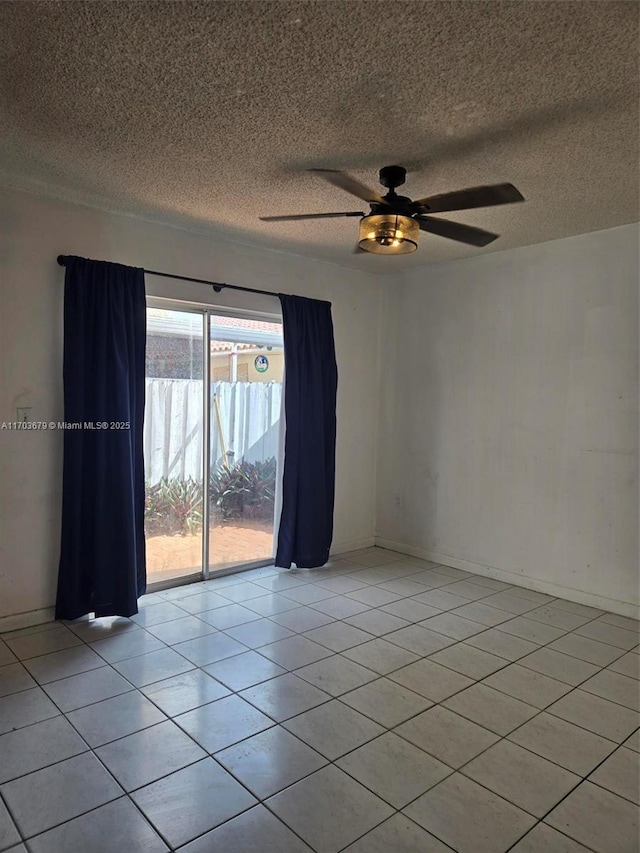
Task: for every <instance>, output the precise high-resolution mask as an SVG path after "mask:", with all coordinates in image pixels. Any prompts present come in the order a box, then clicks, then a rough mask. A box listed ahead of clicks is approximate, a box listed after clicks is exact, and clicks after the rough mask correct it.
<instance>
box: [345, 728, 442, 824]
mask: <svg viewBox="0 0 640 853" xmlns="http://www.w3.org/2000/svg"><path fill="white" fill-rule="evenodd" d="M336 764H337V766H338V767H340V769H341V770H344V771H345V772H346V773H348V774H349V775H350V776H353V777H354V779H356V780H357V781H358V782H360V783H361V784H363V785H364V786H365V787H366V788H368V789H369V790H370V791H373V793H374V794H377V795H378V796H379V797H381V798H382V799H383V800H385V801H386V802H388V803H389V804H390V805H392V806H394V808H396V809H401V808H403V807H404V806H406V805H407V804H408V803H410V802H411V801H412V800H415V799H416V797H419V796H420V795H421V794H424V792H425V791H427V790H428V789H429V788H431V787H433V786H434V785H436V784H437V783H438V782H440V781H441V780H442V779H444V778H445V776H448V775H449V774H450V773H452V772H453V771H452V770H451V768H450V767H447V766H446V765H445V764H442V763H441V762H440V761H438V760H437V759H435V758H432V757H431V756H430V755H427V754H426V753H425V752H423V750H421V749H418V748H417V747H415V746H413V745H412V744H410V743H407V741H406V740H404V739H403V738H401V737H398V736H397V735H395V734H393V732H387V733H386V734H384V735H381V736H380V737H378V738H376V739H375V740H372V741H370V742H369V743H367V744H365V745H364V746H361V747H359V748H358V749H356V750H354V751H353V752H350V753H349V754H348V755H345V756H344V757H343V758H340V759H339V760H338V761H337V762H336Z"/></svg>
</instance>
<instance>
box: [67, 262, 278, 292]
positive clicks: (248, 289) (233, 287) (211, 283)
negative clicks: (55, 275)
mask: <svg viewBox="0 0 640 853" xmlns="http://www.w3.org/2000/svg"><path fill="white" fill-rule="evenodd" d="M68 258H69V256H68V255H58V263H59V264H60V266H61V267H66V265H67V260H68ZM142 271H143V272H144V273H145V274H146V275H159V276H161V277H162V278H176V279H178V280H179V281H192V282H194V283H195V284H207V285H209V286H210V287H212V288H213V289H214V290H215V292H216V293H220V291H221V290H223V289H224V288H225V287H226V288H227V289H228V290H242V291H244V292H245V293H260V294H262V295H263V296H275V297H276V298H277V297H278V294H277V293H274V292H273V291H271V290H257V289H256V288H255V287H240V286H239V285H237V284H225V283H224V282H222V281H208V280H207V279H206V278H189V277H188V276H186V275H174V274H173V273H170V272H158V271H157V270H146V269H143V270H142Z"/></svg>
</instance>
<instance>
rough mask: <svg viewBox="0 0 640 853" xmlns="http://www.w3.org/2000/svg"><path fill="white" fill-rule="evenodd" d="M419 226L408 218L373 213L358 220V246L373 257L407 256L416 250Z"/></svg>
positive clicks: (392, 214) (398, 215)
mask: <svg viewBox="0 0 640 853" xmlns="http://www.w3.org/2000/svg"><path fill="white" fill-rule="evenodd" d="M419 234H420V226H419V225H418V223H417V222H416V220H415V219H412V218H411V217H410V216H403V215H402V214H399V213H398V214H396V213H374V214H371V215H370V216H364V217H363V218H362V219H361V220H360V235H359V240H358V246H359V247H360V248H361V249H363V250H364V251H365V252H372V253H373V254H374V255H408V254H409V253H410V252H415V250H416V249H417V248H418V235H419Z"/></svg>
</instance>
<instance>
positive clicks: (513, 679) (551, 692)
mask: <svg viewBox="0 0 640 853" xmlns="http://www.w3.org/2000/svg"><path fill="white" fill-rule="evenodd" d="M484 683H485V684H486V685H487V686H488V687H493V688H494V689H495V690H499V691H500V692H501V693H506V694H508V695H509V696H513V697H514V698H515V699H520V701H521V702H526V703H527V704H528V705H534V706H535V707H536V708H541V709H542V708H546V707H547V706H548V705H551V704H552V702H555V701H556V700H557V699H559V698H560V697H561V696H564V694H565V693H568V692H569V691H570V690H571V686H570V685H569V684H565V683H564V681H557V680H556V679H555V678H549V676H548V675H543V674H542V673H540V672H535V671H534V670H532V669H526V668H525V667H524V666H520V664H518V663H512V664H510V665H509V666H507V667H505V668H504V669H501V670H500V672H495V673H494V674H493V675H490V676H489V677H488V678H486V679H485V681H484Z"/></svg>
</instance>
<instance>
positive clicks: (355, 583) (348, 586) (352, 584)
mask: <svg viewBox="0 0 640 853" xmlns="http://www.w3.org/2000/svg"><path fill="white" fill-rule="evenodd" d="M316 585H317V586H319V587H321V588H322V589H324V590H328V591H329V592H331V593H333V594H334V595H345V593H347V592H354V590H356V589H366V587H367V584H366V583H365V582H364V581H363V580H359V579H358V578H357V577H334V578H324V579H319V580H318V581H317V582H316ZM327 597H329V596H327ZM306 603H307V602H305V604H306Z"/></svg>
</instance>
